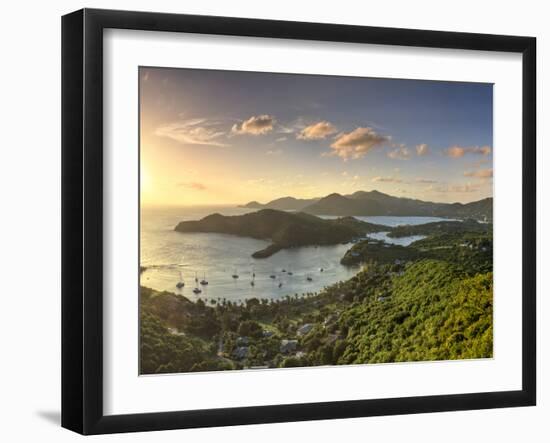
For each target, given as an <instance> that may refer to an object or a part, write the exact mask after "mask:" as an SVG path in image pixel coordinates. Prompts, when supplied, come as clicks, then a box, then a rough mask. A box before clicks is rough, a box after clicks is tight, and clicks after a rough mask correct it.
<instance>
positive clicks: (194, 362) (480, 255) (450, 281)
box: [140, 229, 493, 373]
mask: <svg viewBox="0 0 550 443" xmlns="http://www.w3.org/2000/svg"><path fill="white" fill-rule="evenodd" d="M372 248H374V249H372ZM351 250H352V251H353V250H355V251H356V252H360V257H359V258H360V259H361V262H362V263H363V268H362V270H361V271H360V272H359V273H358V274H357V275H356V276H355V277H353V278H351V279H350V280H348V281H346V282H339V283H336V284H334V285H332V286H330V287H327V288H325V289H324V290H323V291H321V292H320V293H307V294H294V295H292V296H290V295H289V296H287V297H285V298H283V299H280V300H267V299H257V298H253V299H248V300H246V301H245V303H243V304H236V303H232V302H230V301H227V300H225V299H210V300H199V301H197V302H191V301H189V300H188V299H186V298H185V297H183V296H180V295H176V294H172V293H169V292H158V291H154V290H151V289H148V288H144V287H142V288H141V292H140V294H141V297H140V307H141V309H140V318H141V328H140V332H141V344H140V346H141V372H142V373H164V372H187V371H206V370H208V371H214V370H226V369H241V368H250V367H252V368H254V367H292V366H312V365H337V364H363V363H382V362H384V363H385V362H398V361H422V360H442V359H464V358H487V357H491V356H492V353H493V341H492V340H493V328H492V316H493V304H492V300H493V278H492V236H491V230H488V231H486V232H477V231H476V230H474V231H473V232H461V231H460V230H448V232H441V230H438V229H434V230H433V231H432V232H430V233H429V235H428V236H427V237H426V238H424V239H422V240H419V241H417V242H415V243H413V244H412V245H410V246H408V247H402V246H401V247H393V246H389V247H388V246H384V244H383V243H380V242H369V241H368V240H367V241H366V242H360V243H357V244H354V245H353V247H352V248H351ZM361 251H363V252H361Z"/></svg>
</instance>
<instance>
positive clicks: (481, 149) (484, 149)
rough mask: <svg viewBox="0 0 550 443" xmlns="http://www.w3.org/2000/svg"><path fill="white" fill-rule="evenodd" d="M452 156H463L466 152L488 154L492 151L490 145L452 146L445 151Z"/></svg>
mask: <svg viewBox="0 0 550 443" xmlns="http://www.w3.org/2000/svg"><path fill="white" fill-rule="evenodd" d="M445 153H446V154H447V156H449V157H451V158H462V157H464V155H465V154H469V153H471V154H479V155H484V156H487V155H489V154H490V153H491V147H490V146H466V147H465V146H451V147H450V148H447V150H446V151H445Z"/></svg>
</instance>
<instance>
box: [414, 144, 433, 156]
mask: <svg viewBox="0 0 550 443" xmlns="http://www.w3.org/2000/svg"><path fill="white" fill-rule="evenodd" d="M429 153H430V148H429V147H428V145H427V144H426V143H422V144H420V145H416V155H418V156H420V157H422V156H424V155H428V154H429Z"/></svg>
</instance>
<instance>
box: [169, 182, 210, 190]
mask: <svg viewBox="0 0 550 443" xmlns="http://www.w3.org/2000/svg"><path fill="white" fill-rule="evenodd" d="M176 186H179V187H183V188H189V189H194V190H195V191H205V190H206V186H205V185H203V184H202V183H199V182H180V183H177V184H176Z"/></svg>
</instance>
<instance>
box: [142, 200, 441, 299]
mask: <svg viewBox="0 0 550 443" xmlns="http://www.w3.org/2000/svg"><path fill="white" fill-rule="evenodd" d="M253 211H254V210H253V209H252V210H251V209H246V208H238V207H232V206H195V207H181V208H176V207H165V208H160V207H144V208H142V209H141V219H140V231H141V232H140V264H141V266H144V267H145V268H146V269H145V271H143V272H142V273H141V275H140V282H141V285H142V286H147V287H150V288H153V289H156V290H159V291H170V292H174V293H176V294H181V295H184V296H185V297H187V298H189V299H190V300H197V299H199V298H201V299H203V300H207V301H211V300H222V299H226V300H228V301H232V302H234V303H243V302H244V300H246V299H249V298H253V297H256V298H260V299H278V298H284V297H286V296H287V295H289V296H294V295H295V294H297V295H298V296H301V295H302V294H308V293H316V292H319V291H321V290H322V289H323V288H324V287H326V286H329V285H331V284H334V283H336V282H338V281H343V280H348V279H349V278H351V277H353V276H354V275H355V274H356V273H357V272H359V270H360V267H349V266H343V265H341V264H340V259H341V258H342V257H343V256H344V254H345V253H346V251H347V250H348V249H349V248H351V247H352V246H353V245H352V243H348V244H345V245H343V244H338V245H333V246H307V247H299V248H293V249H283V250H281V251H279V252H277V253H276V254H274V255H272V256H271V257H268V258H263V259H254V258H252V257H251V255H252V253H253V252H255V251H258V250H260V249H263V248H265V247H266V246H268V245H269V244H270V242H269V241H268V240H258V239H253V238H246V237H237V236H233V235H227V234H215V233H181V232H176V231H174V228H175V226H176V225H177V224H178V223H179V222H180V221H184V220H199V219H201V218H203V217H205V216H207V215H210V214H214V213H219V214H222V215H241V214H246V213H247V212H253ZM324 218H334V217H328V216H327V217H324ZM356 218H357V219H359V220H364V221H367V222H371V223H377V224H381V225H385V226H388V227H393V226H399V225H417V224H423V223H429V222H433V221H439V220H443V219H441V218H437V217H391V216H377V217H356ZM369 237H371V238H376V239H380V240H384V241H386V242H389V243H395V244H400V245H404V246H406V245H408V244H410V243H412V242H413V241H416V240H419V239H421V238H423V237H422V236H412V237H402V238H398V239H392V238H389V237H387V231H381V232H379V233H374V234H369ZM233 276H236V277H235V278H234V277H233ZM203 279H204V280H206V281H208V285H201V284H200V281H201V280H203ZM179 281H183V282H184V284H185V286H184V287H183V288H179V289H178V288H177V287H176V284H177V283H178V282H179ZM252 281H254V285H253V286H252V285H251V282H252ZM195 287H199V288H200V289H201V291H202V292H201V293H199V294H196V293H194V292H193V289H194V288H195Z"/></svg>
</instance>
